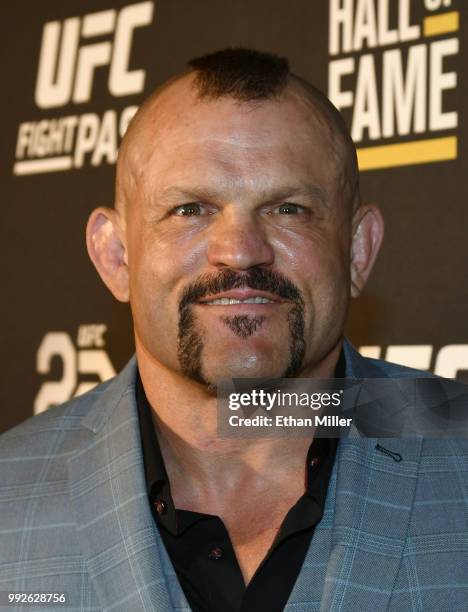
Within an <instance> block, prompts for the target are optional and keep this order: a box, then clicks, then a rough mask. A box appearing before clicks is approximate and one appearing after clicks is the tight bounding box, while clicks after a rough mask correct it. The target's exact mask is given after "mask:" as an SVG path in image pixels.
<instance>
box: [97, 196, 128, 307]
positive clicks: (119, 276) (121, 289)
mask: <svg viewBox="0 0 468 612" xmlns="http://www.w3.org/2000/svg"><path fill="white" fill-rule="evenodd" d="M86 244H87V247H88V253H89V256H90V258H91V261H92V262H93V264H94V266H95V268H96V270H97V271H98V273H99V276H100V277H101V278H102V280H103V281H104V283H105V285H106V286H107V288H108V289H109V290H110V291H111V293H112V294H113V295H114V297H116V298H117V299H118V300H119V302H128V301H129V297H130V292H129V283H128V259H127V250H126V246H125V230H124V229H123V228H122V226H121V220H120V217H119V214H118V212H117V211H115V210H114V209H112V208H104V207H100V208H96V210H93V212H92V213H91V216H90V217H89V220H88V225H87V226H86Z"/></svg>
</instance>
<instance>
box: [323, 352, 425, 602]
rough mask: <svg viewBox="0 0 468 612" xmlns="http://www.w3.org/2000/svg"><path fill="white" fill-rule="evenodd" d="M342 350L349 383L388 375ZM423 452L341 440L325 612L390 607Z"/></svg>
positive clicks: (413, 442)
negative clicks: (352, 380) (353, 378)
mask: <svg viewBox="0 0 468 612" xmlns="http://www.w3.org/2000/svg"><path fill="white" fill-rule="evenodd" d="M345 352H346V359H347V365H348V367H347V377H357V378H371V377H380V378H384V377H385V374H384V373H383V372H382V371H381V370H380V369H378V368H377V367H376V366H375V365H373V364H372V363H371V362H368V361H367V360H364V359H363V358H362V357H361V356H360V355H359V354H358V353H357V351H355V350H354V349H353V348H352V347H351V345H350V344H349V343H347V342H346V344H345ZM401 400H402V401H404V402H407V398H401ZM421 447H422V439H421V438H411V439H409V438H381V439H378V438H360V437H359V433H358V432H357V430H356V429H355V428H353V427H352V428H351V430H350V432H349V435H348V437H346V438H344V439H342V440H341V442H340V445H339V454H338V456H337V480H336V492H335V494H336V500H335V512H334V518H333V528H332V533H331V553H330V558H329V563H328V568H327V573H326V577H325V585H324V591H323V596H322V600H321V608H320V609H321V610H322V611H323V612H325V611H327V612H328V611H330V610H364V609H365V610H367V609H374V610H386V609H387V607H388V604H389V600H390V597H391V595H392V590H393V585H394V583H395V580H396V576H397V572H398V569H399V567H400V563H401V558H402V554H403V549H404V545H405V540H406V535H407V531H408V526H409V520H410V516H411V511H412V506H413V500H414V495H415V488H416V481H417V473H418V468H419V461H420V455H421ZM382 449H383V450H382ZM385 451H390V453H391V454H389V453H387V452H385Z"/></svg>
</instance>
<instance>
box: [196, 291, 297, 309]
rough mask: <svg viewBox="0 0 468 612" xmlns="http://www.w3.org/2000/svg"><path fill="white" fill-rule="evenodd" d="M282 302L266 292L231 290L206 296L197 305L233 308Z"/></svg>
mask: <svg viewBox="0 0 468 612" xmlns="http://www.w3.org/2000/svg"><path fill="white" fill-rule="evenodd" d="M284 301H285V300H282V299H281V298H279V297H278V296H276V295H273V294H271V293H269V292H267V291H258V290H254V289H233V290H231V291H225V292H223V293H217V294H216V295H209V296H206V297H204V298H202V299H201V300H199V301H198V304H201V305H202V306H233V305H238V304H281V303H283V302H284Z"/></svg>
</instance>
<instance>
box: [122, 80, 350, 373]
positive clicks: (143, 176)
mask: <svg viewBox="0 0 468 612" xmlns="http://www.w3.org/2000/svg"><path fill="white" fill-rule="evenodd" d="M190 81H191V77H190V76H189V77H185V78H184V79H182V80H181V81H178V82H177V83H176V84H173V85H171V86H170V87H169V88H168V89H167V90H166V91H164V92H163V93H162V94H161V95H160V97H159V98H158V99H157V100H156V102H155V103H154V105H153V107H152V108H150V109H149V110H148V111H147V112H146V115H145V117H144V119H143V120H142V121H140V124H139V125H138V128H137V129H136V130H135V135H134V136H133V137H132V138H133V140H132V142H131V144H130V146H129V150H128V153H127V157H128V161H127V163H129V165H130V167H129V168H125V169H124V171H125V172H128V174H129V176H128V177H127V179H128V182H127V185H128V186H129V185H130V184H131V186H129V187H128V196H129V203H128V211H127V220H126V225H127V227H126V241H127V254H128V265H129V278H130V302H131V308H132V313H133V319H134V324H135V334H136V342H137V347H138V348H139V350H141V351H143V352H144V353H145V355H146V356H147V357H149V358H150V359H152V360H155V361H156V362H159V363H160V364H162V365H163V366H165V367H168V368H170V369H172V370H175V371H178V372H182V373H183V374H185V375H187V376H189V377H191V378H194V379H196V380H199V381H203V382H205V383H208V384H210V385H216V383H217V381H219V380H220V379H222V378H235V377H281V376H298V375H307V373H308V372H311V371H312V370H313V368H314V367H315V366H316V364H317V363H319V362H320V360H321V359H323V358H324V357H325V356H326V355H327V353H328V352H329V351H330V350H331V349H332V348H333V347H334V346H335V344H336V342H337V340H338V339H339V338H340V336H341V334H342V329H343V324H344V318H345V315H346V310H347V306H348V300H349V282H350V281H349V251H350V234H351V210H350V205H349V202H348V201H347V198H349V195H348V194H346V195H344V193H343V189H344V188H343V181H342V178H341V176H340V171H339V165H338V162H337V161H336V155H335V154H334V153H333V152H332V147H333V150H334V151H335V152H336V147H337V145H336V143H333V140H332V136H331V131H330V129H329V128H328V127H327V125H326V124H325V123H324V121H323V119H321V118H319V116H318V114H317V113H316V112H315V111H314V110H313V109H312V107H311V106H310V104H309V103H307V102H306V101H305V100H303V99H302V98H301V97H300V96H299V95H298V94H297V93H294V91H290V92H289V93H288V95H287V96H286V97H285V99H284V100H282V101H265V102H261V103H256V104H252V103H242V102H238V101H235V100H232V99H230V98H222V99H217V100H198V99H197V97H196V93H195V92H194V91H193V89H192V88H191V86H190Z"/></svg>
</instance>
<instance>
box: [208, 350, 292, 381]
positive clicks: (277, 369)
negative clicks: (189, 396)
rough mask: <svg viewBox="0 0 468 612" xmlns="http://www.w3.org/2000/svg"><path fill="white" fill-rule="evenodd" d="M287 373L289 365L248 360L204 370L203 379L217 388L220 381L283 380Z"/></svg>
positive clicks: (255, 359)
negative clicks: (239, 379)
mask: <svg viewBox="0 0 468 612" xmlns="http://www.w3.org/2000/svg"><path fill="white" fill-rule="evenodd" d="M286 371H287V364H286V363H285V364H283V365H280V366H279V365H278V363H271V361H270V363H268V362H266V361H263V360H262V361H260V360H259V359H258V358H256V357H255V358H253V359H251V360H246V362H244V363H242V364H239V363H233V364H232V365H229V364H226V363H223V364H222V365H221V364H217V365H216V366H215V365H213V366H212V367H209V365H208V364H207V365H206V366H205V367H204V368H203V378H204V379H205V381H206V382H207V384H208V385H210V386H216V385H217V384H218V383H219V381H221V380H226V379H231V378H282V377H284V376H285V373H286Z"/></svg>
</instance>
